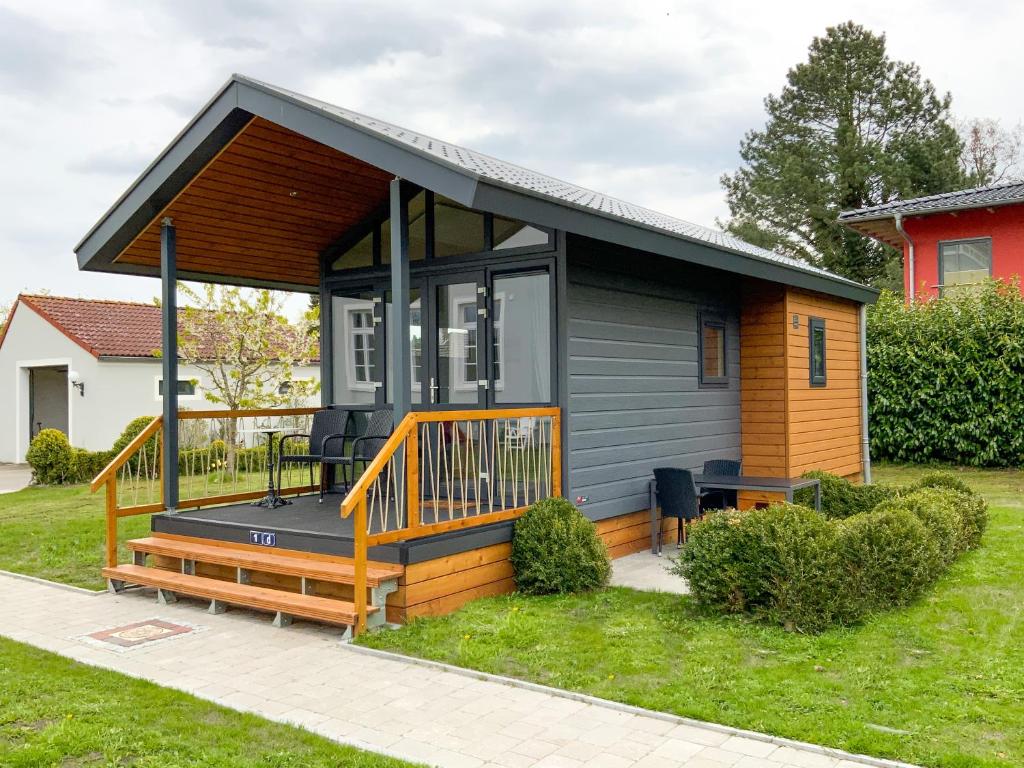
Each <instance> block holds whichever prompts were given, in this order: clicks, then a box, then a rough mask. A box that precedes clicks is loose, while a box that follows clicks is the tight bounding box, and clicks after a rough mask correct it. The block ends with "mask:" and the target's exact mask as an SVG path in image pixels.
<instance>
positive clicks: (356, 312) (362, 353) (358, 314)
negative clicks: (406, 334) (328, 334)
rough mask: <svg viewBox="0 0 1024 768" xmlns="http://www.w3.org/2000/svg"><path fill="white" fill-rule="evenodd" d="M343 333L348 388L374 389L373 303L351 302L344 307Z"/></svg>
mask: <svg viewBox="0 0 1024 768" xmlns="http://www.w3.org/2000/svg"><path fill="white" fill-rule="evenodd" d="M345 333H346V335H347V336H348V345H347V346H348V354H347V355H346V356H345V369H346V372H347V374H348V385H349V389H359V390H364V391H372V390H373V389H374V386H375V385H374V381H375V379H374V374H375V366H374V362H373V359H374V352H375V349H374V326H373V304H352V305H350V306H348V307H346V308H345Z"/></svg>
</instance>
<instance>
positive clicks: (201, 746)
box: [0, 638, 409, 768]
mask: <svg viewBox="0 0 1024 768" xmlns="http://www.w3.org/2000/svg"><path fill="white" fill-rule="evenodd" d="M0 765H4V766H10V768H42V766H62V767H64V768H70V767H71V766H76V767H81V768H85V767H86V766H96V767H97V768H98V767H99V766H137V768H156V767H157V766H159V768H175V767H176V766H197V765H201V766H207V767H209V768H216V767H217V766H232V767H233V768H235V767H241V766H259V767H260V768H286V767H289V766H295V768H299V767H300V766H301V767H302V768H307V766H308V767H310V768H315V767H316V766H323V767H324V768H327V767H328V766H330V767H331V768H334V767H335V766H353V767H354V768H356V767H358V768H401V766H409V763H405V762H402V761H400V760H393V759H390V758H386V757H382V756H380V755H374V754H371V753H369V752H363V751H361V750H357V749H354V748H352V747H345V746H341V745H339V744H335V743H333V742H331V741H329V740H327V739H324V738H321V737H319V736H314V735H313V734H310V733H307V732H306V731H303V730H301V729H299V728H293V727H291V726H287V725H280V724H278V723H272V722H270V721H267V720H264V719H263V718H260V717H256V716H255V715H247V714H242V713H240V712H235V711H233V710H230V709H226V708H224V707H220V706H217V705H216V704H211V703H209V702H207V701H203V700H202V699H197V698H195V697H194V696H189V695H188V694H184V693H180V692H178V691H172V690H169V689H167V688H161V687H159V686H156V685H153V684H152V683H147V682H145V681H142V680H136V679H134V678H130V677H125V676H124V675H121V674H118V673H116V672H108V671H106V670H101V669H96V668H94V667H89V666H85V665H83V664H78V663H76V662H74V661H70V660H68V659H65V658H62V657H60V656H56V655H54V654H52V653H47V652H45V651H40V650H37V649H35V648H32V647H30V646H27V645H21V644H20V643H15V642H12V641H10V640H5V639H3V638H0Z"/></svg>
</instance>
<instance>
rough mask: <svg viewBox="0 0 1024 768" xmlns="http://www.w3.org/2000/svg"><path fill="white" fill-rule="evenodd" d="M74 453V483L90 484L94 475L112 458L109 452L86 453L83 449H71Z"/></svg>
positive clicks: (112, 455)
mask: <svg viewBox="0 0 1024 768" xmlns="http://www.w3.org/2000/svg"><path fill="white" fill-rule="evenodd" d="M72 450H74V452H75V482H79V483H88V482H91V481H92V479H93V478H94V477H96V475H98V474H99V473H100V472H102V471H103V469H104V468H105V467H106V466H107V464H109V463H110V460H111V459H112V458H114V454H113V453H111V452H110V451H87V450H86V449H85V448H73V449H72Z"/></svg>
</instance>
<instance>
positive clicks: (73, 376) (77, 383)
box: [68, 371, 85, 397]
mask: <svg viewBox="0 0 1024 768" xmlns="http://www.w3.org/2000/svg"><path fill="white" fill-rule="evenodd" d="M68 381H70V382H71V386H72V387H74V388H75V389H77V390H78V394H80V395H81V396H82V397H85V382H84V381H82V377H81V376H79V375H78V371H68Z"/></svg>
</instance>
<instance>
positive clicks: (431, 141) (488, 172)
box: [235, 75, 857, 285]
mask: <svg viewBox="0 0 1024 768" xmlns="http://www.w3.org/2000/svg"><path fill="white" fill-rule="evenodd" d="M235 77H236V78H237V79H239V80H241V81H245V82H248V83H250V84H252V85H255V86H258V87H260V88H264V89H268V90H271V91H276V92H277V93H280V94H282V95H285V96H288V97H289V98H291V99H293V100H295V101H298V102H301V103H304V104H307V105H309V106H310V107H312V108H315V109H319V110H323V111H325V112H328V113H330V114H331V115H333V116H334V117H336V118H339V119H341V120H344V121H345V122H347V123H350V124H352V125H353V126H358V127H360V128H362V129H364V130H366V131H368V132H373V133H375V134H378V135H380V136H382V137H384V138H386V139H388V140H389V141H393V142H398V143H401V144H403V145H406V146H407V147H411V148H413V149H416V150H418V151H420V152H422V153H424V154H427V155H430V156H431V157H432V158H434V159H435V160H438V161H441V162H444V163H449V164H451V165H453V166H456V167H457V168H459V169H461V170H463V171H468V172H470V173H472V174H474V175H475V176H477V177H480V178H485V179H488V180H490V181H492V182H498V183H499V184H502V185H505V186H508V187H512V188H514V189H517V190H520V191H525V192H528V193H531V194H533V195H536V196H542V197H547V198H552V199H555V200H557V201H559V202H561V203H569V204H570V205H573V206H576V207H579V208H584V209H588V210H590V211H594V212H597V213H599V214H601V215H603V216H608V217H615V218H618V219H623V220H625V221H629V222H632V223H636V224H641V225H643V226H645V227H649V228H651V229H656V230H661V231H662V232H666V233H669V234H672V235H676V236H680V237H684V238H687V239H691V240H698V241H701V242H704V243H708V244H710V245H713V246H715V247H717V248H725V249H729V250H731V251H736V252H739V253H743V254H746V255H748V256H754V257H756V258H759V259H764V260H766V261H771V262H775V263H777V264H785V265H786V266H789V267H793V268H795V269H800V270H804V271H807V272H810V273H812V274H817V275H822V276H827V277H830V278H834V279H837V280H845V278H842V277H840V276H839V275H836V274H835V273H833V272H829V271H828V270H824V269H820V268H819V267H815V266H814V265H812V264H808V263H807V262H805V261H802V260H800V259H794V258H791V257H788V256H784V255H782V254H779V253H775V252H774V251H769V250H767V249H765V248H760V247H758V246H756V245H752V244H751V243H748V242H746V241H745V240H741V239H740V238H738V237H734V236H733V235H730V234H728V233H726V232H722V231H720V230H717V229H712V228H710V227H704V226H701V225H699V224H693V223H691V222H688V221H684V220H683V219H677V218H675V217H673V216H669V215H667V214H664V213H659V212H657V211H652V210H651V209H650V208H644V207H643V206H640V205H635V204H634V203H629V202H626V201H625V200H620V199H618V198H615V197H611V196H610V195H605V194H602V193H601V192H595V191H594V190H591V189H586V188H585V187H581V186H578V185H576V184H572V183H570V182H567V181H562V180H560V179H556V178H554V177H552V176H548V175H547V174H544V173H540V172H538V171H532V170H530V169H529V168H524V167H522V166H521V165H516V164H514V163H510V162H507V161H505V160H499V159H498V158H496V157H491V156H490V155H486V154H484V153H483V152H477V151H476V150H472V149H467V148H465V147H460V146H458V145H456V144H452V143H451V142H447V141H442V140H440V139H435V138H433V137H430V136H427V135H425V134H422V133H419V132H417V131H411V130H409V129H408V128H402V127H401V126H398V125H394V124H393V123H389V122H387V121H385V120H380V119H378V118H375V117H369V116H368V115H363V114H360V113H359V112H354V111H352V110H350V109H345V108H343V107H339V106H337V105H334V104H330V103H328V102H326V101H321V100H320V99H314V98H312V97H309V96H304V95H303V94H300V93H296V92H295V91H291V90H288V89H286V88H280V87H278V86H275V85H270V84H268V83H263V82H260V81H258V80H253V79H251V78H246V77H244V76H241V75H235ZM846 282H850V283H851V284H853V285H857V284H856V283H852V281H846Z"/></svg>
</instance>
